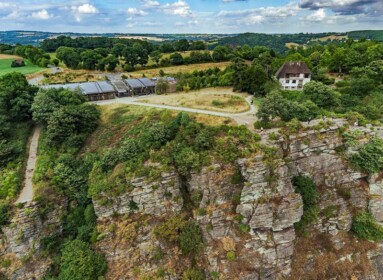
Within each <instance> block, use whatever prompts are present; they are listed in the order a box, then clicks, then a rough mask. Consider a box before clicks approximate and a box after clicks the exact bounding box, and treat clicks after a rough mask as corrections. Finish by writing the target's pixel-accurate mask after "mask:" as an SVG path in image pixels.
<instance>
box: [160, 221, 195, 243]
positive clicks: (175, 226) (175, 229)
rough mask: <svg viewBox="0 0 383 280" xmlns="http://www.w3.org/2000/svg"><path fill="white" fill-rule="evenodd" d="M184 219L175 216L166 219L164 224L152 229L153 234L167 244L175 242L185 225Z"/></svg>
mask: <svg viewBox="0 0 383 280" xmlns="http://www.w3.org/2000/svg"><path fill="white" fill-rule="evenodd" d="M186 223H187V222H186V221H185V219H184V218H183V217H182V216H181V215H178V216H175V217H171V218H169V219H167V220H166V221H165V222H164V223H162V224H161V225H159V226H156V227H155V228H154V234H155V235H156V236H158V237H160V238H162V239H165V240H166V241H168V242H177V241H178V240H179V235H180V233H181V230H182V228H183V227H184V226H185V225H186Z"/></svg>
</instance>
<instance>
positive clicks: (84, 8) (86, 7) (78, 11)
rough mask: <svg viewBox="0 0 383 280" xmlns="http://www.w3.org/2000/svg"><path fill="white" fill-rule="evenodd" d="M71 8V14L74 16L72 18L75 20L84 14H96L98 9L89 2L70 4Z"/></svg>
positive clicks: (78, 20) (80, 19)
mask: <svg viewBox="0 0 383 280" xmlns="http://www.w3.org/2000/svg"><path fill="white" fill-rule="evenodd" d="M71 9H72V12H73V16H74V18H75V19H76V21H77V22H80V21H82V19H83V18H84V16H87V15H93V14H98V13H99V11H98V9H97V8H96V7H95V6H93V5H92V4H89V3H86V4H82V5H80V6H72V7H71Z"/></svg>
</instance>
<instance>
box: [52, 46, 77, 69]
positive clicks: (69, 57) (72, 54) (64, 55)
mask: <svg viewBox="0 0 383 280" xmlns="http://www.w3.org/2000/svg"><path fill="white" fill-rule="evenodd" d="M56 56H57V58H58V59H59V60H61V61H62V62H64V64H65V65H66V66H67V67H68V68H71V69H77V68H78V67H79V64H80V62H81V56H80V54H79V53H78V52H76V51H75V50H74V49H73V48H69V47H60V48H58V49H57V51H56Z"/></svg>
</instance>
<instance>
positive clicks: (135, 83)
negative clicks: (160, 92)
mask: <svg viewBox="0 0 383 280" xmlns="http://www.w3.org/2000/svg"><path fill="white" fill-rule="evenodd" d="M125 83H126V84H127V86H128V87H129V91H130V93H131V95H148V94H154V93H156V84H155V83H154V82H153V81H152V80H150V79H148V78H142V79H126V80H125Z"/></svg>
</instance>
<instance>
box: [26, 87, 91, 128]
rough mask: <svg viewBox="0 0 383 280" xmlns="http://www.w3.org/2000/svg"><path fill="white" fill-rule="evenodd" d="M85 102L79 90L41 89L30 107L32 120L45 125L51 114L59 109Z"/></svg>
mask: <svg viewBox="0 0 383 280" xmlns="http://www.w3.org/2000/svg"><path fill="white" fill-rule="evenodd" d="M85 102H86V98H85V97H84V95H83V94H82V93H81V91H80V90H74V91H72V90H69V89H64V88H60V89H55V88H51V89H41V90H40V92H39V94H38V95H37V96H36V97H35V100H34V102H33V105H32V107H31V110H32V116H33V120H34V121H36V122H39V123H42V124H44V125H47V124H48V120H49V118H50V117H51V115H52V113H53V112H54V111H56V110H58V109H59V108H60V107H63V106H67V105H80V104H83V103H85Z"/></svg>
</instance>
